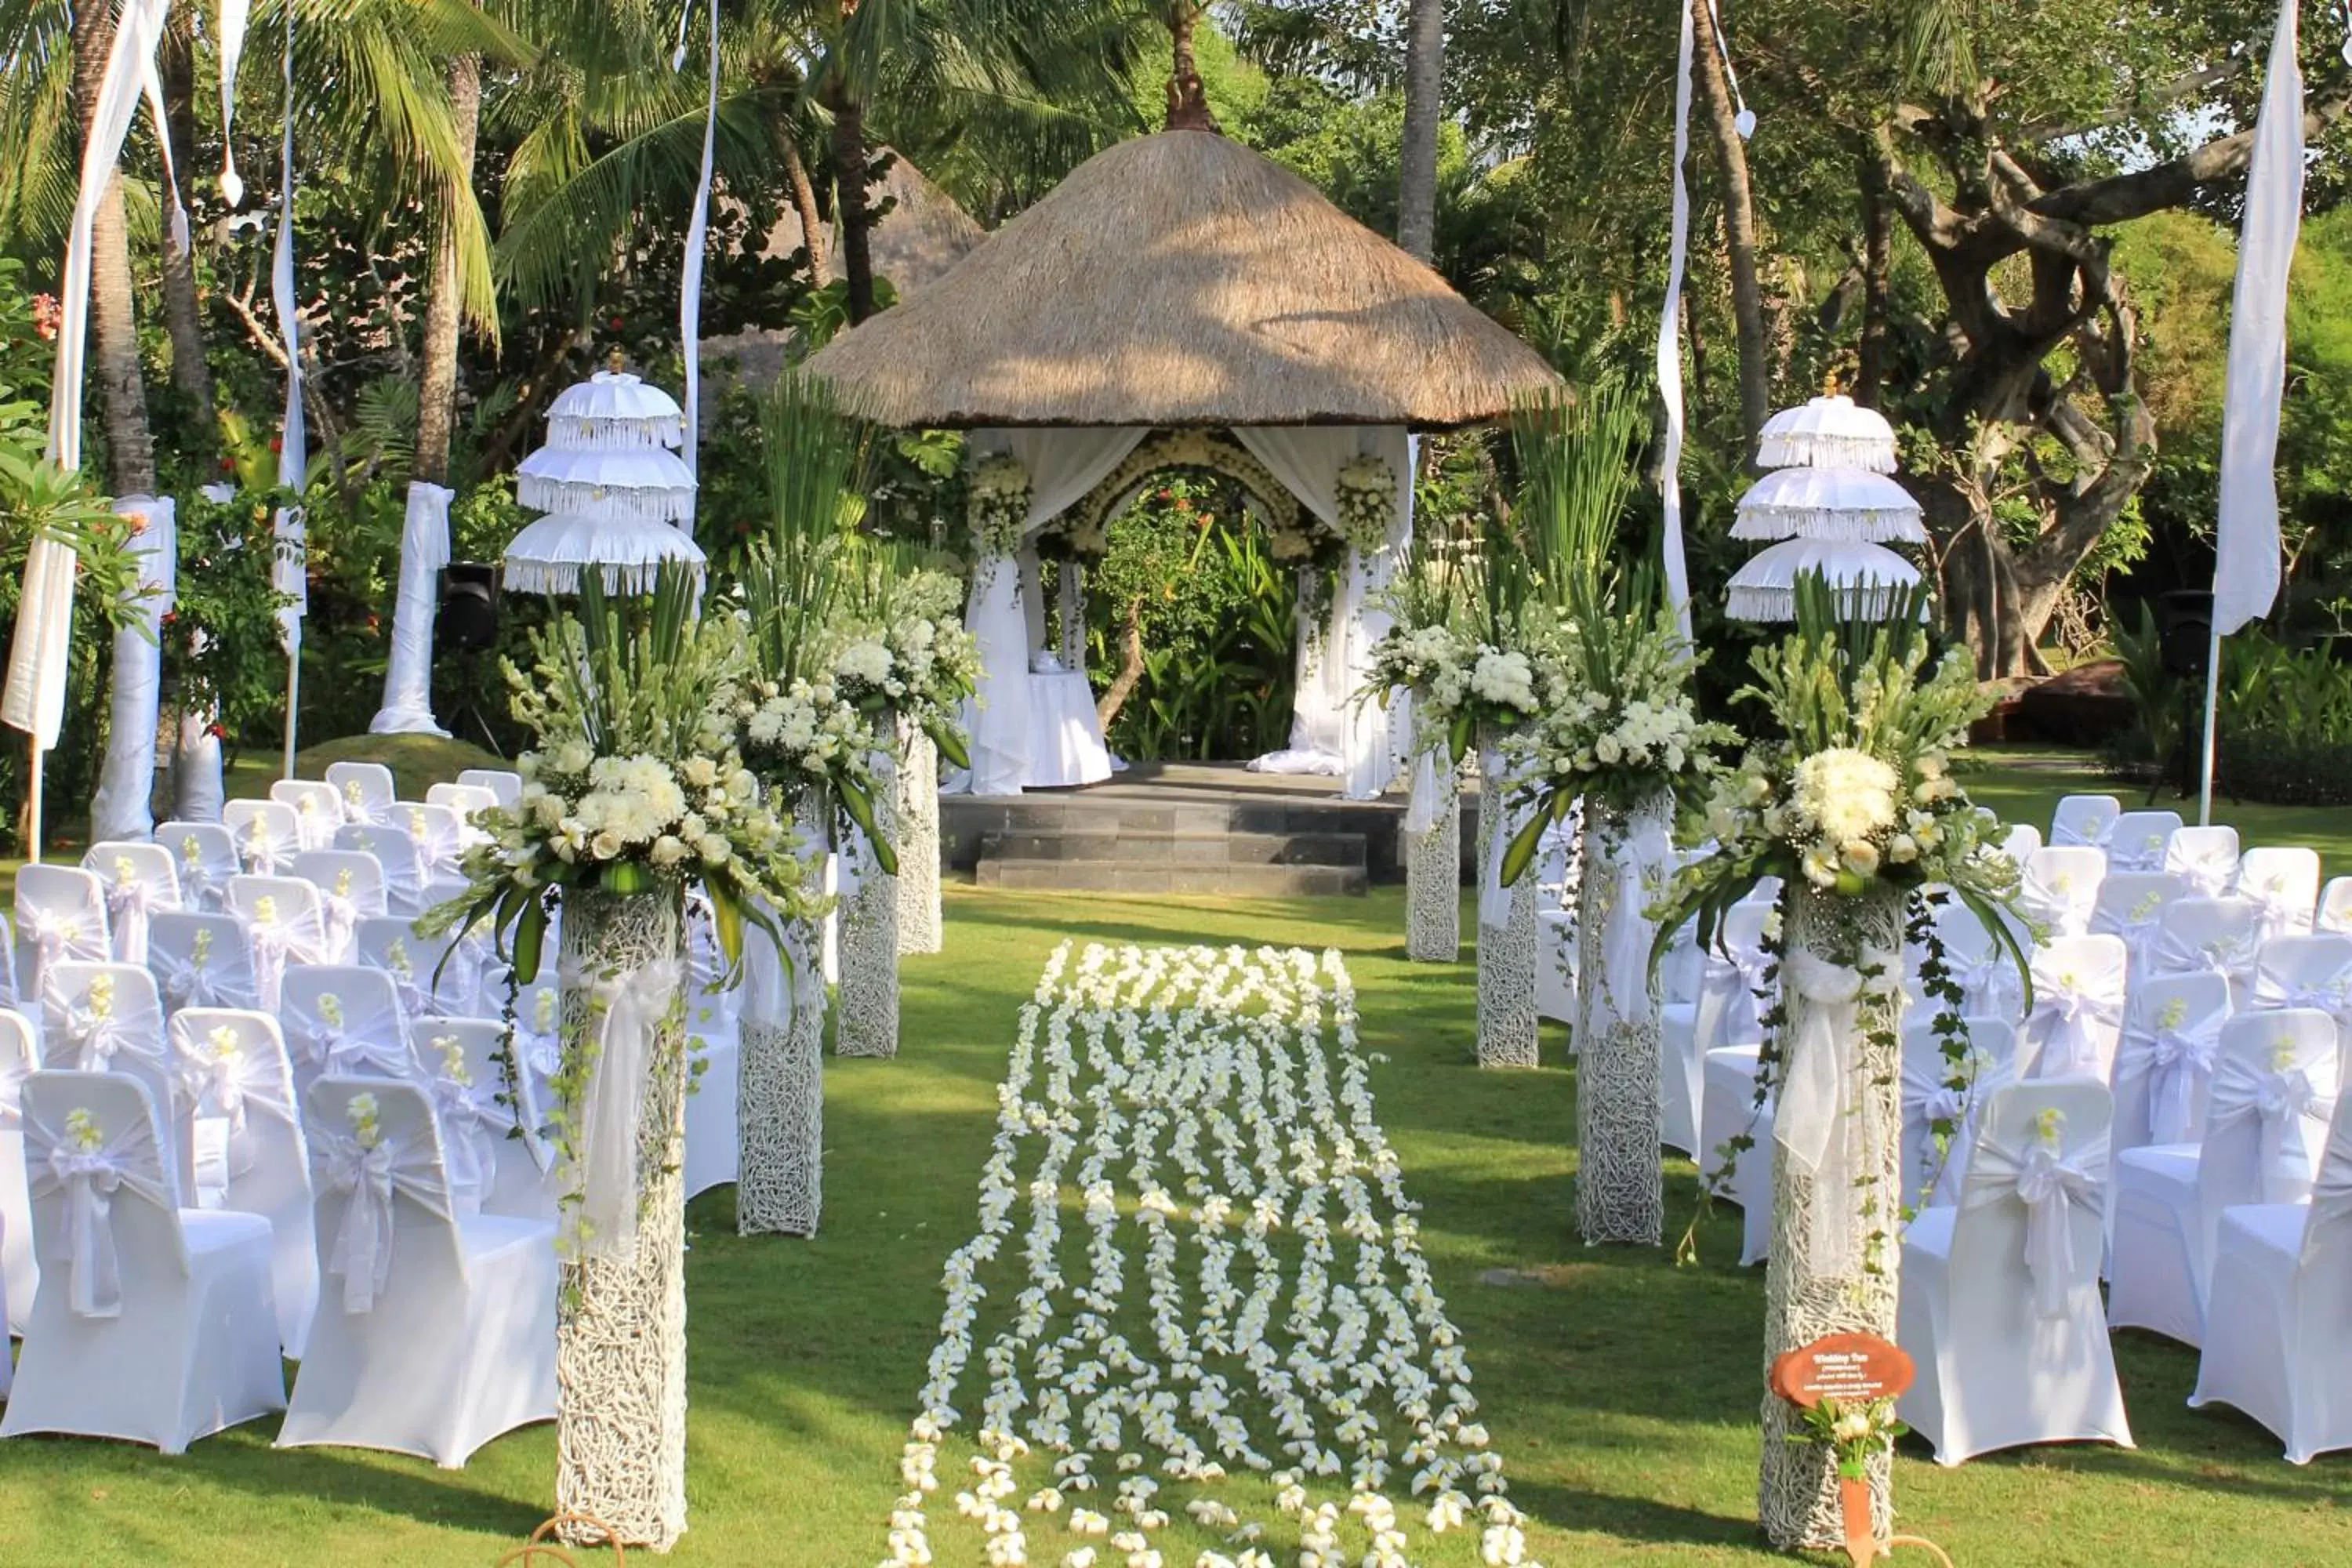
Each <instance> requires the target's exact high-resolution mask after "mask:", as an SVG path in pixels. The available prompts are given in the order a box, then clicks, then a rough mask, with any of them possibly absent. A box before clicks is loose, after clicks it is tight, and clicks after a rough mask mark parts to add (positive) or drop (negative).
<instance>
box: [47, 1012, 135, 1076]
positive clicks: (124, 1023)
mask: <svg viewBox="0 0 2352 1568" xmlns="http://www.w3.org/2000/svg"><path fill="white" fill-rule="evenodd" d="M49 1011H50V1012H51V1014H52V1016H55V1015H58V1014H62V1015H63V1024H64V1027H63V1029H62V1031H61V1032H62V1033H63V1034H64V1036H65V1043H66V1046H67V1047H68V1049H69V1050H70V1051H71V1052H72V1060H71V1064H70V1065H71V1066H72V1067H73V1068H74V1069H75V1070H77V1071H79V1072H112V1071H114V1070H115V1066H114V1058H116V1057H117V1056H127V1057H134V1058H138V1059H139V1060H140V1061H142V1062H149V1063H152V1064H153V1065H154V1066H155V1067H156V1068H159V1069H160V1068H163V1065H164V1051H163V1037H162V1034H161V1033H160V1031H158V1030H157V1029H156V1028H154V1027H153V1024H154V1020H153V1019H152V1017H151V1018H149V1019H147V1020H146V1025H147V1026H145V1027H141V1026H138V1021H137V1020H134V1019H126V1018H123V1017H121V1016H118V1015H116V1014H114V1013H111V1012H100V1011H99V1010H98V1009H97V1008H95V1007H93V1006H91V1005H90V1004H89V1001H88V1000H87V999H86V998H85V999H84V1000H81V1001H78V1002H73V1003H68V1004H62V1005H60V1004H57V1003H52V1005H51V1006H50V1009H49ZM45 1054H47V1055H48V1056H49V1060H50V1063H51V1065H52V1066H64V1065H67V1064H65V1063H63V1062H59V1061H58V1060H57V1058H56V1056H55V1054H54V1053H53V1052H51V1053H45Z"/></svg>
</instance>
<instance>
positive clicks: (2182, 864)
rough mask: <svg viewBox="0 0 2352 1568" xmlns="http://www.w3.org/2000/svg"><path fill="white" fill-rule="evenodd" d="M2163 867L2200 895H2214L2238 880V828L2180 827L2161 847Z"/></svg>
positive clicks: (2209, 896)
mask: <svg viewBox="0 0 2352 1568" xmlns="http://www.w3.org/2000/svg"><path fill="white" fill-rule="evenodd" d="M2164 868H2165V869H2166V870H2168V871H2169V872H2171V873H2172V874H2173V875H2174V876H2177V877H2179V879H2181V880H2182V881H2184V882H2187V883H2188V884H2189V891H2190V892H2191V893H2193V894H2195V895H2196V896H2197V897H2199V898H2200V899H2218V898H2221V897H2222V896H2223V895H2225V894H2227V893H2228V892H2229V891H2230V890H2231V889H2232V888H2234V887H2235V886H2236V885H2237V881H2238V830H2237V829H2236V828H2234V827H2184V828H2182V829H2181V830H2180V831H2179V832H2178V833H2176V834H2174V835H2173V836H2172V837H2171V840H2170V841H2169V842H2168V843H2167V844H2166V845H2165V847H2164Z"/></svg>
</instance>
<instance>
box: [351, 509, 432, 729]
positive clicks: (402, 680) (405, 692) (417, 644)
mask: <svg viewBox="0 0 2352 1568" xmlns="http://www.w3.org/2000/svg"><path fill="white" fill-rule="evenodd" d="M450 499H451V492H450V491H449V490H448V489H445V488H444V487H442V486H440V485H436V484H431V483H428V482H426V481H425V480H424V479H412V480H410V481H409V485H408V518H407V521H405V522H404V523H403V524H402V526H401V531H400V597H399V600H398V601H397V603H396V604H395V605H394V610H393V615H392V662H391V663H390V664H388V665H387V666H385V668H384V672H383V707H381V708H379V709H377V710H376V714H375V717H374V718H373V719H372V720H370V721H368V732H369V733H370V734H373V735H440V736H444V737H446V736H447V734H448V733H449V731H446V730H444V729H443V728H441V726H440V725H439V724H438V723H436V722H435V721H434V718H433V616H434V612H435V609H436V589H437V587H438V586H439V584H440V581H441V568H443V567H444V566H446V565H448V564H449V501H450Z"/></svg>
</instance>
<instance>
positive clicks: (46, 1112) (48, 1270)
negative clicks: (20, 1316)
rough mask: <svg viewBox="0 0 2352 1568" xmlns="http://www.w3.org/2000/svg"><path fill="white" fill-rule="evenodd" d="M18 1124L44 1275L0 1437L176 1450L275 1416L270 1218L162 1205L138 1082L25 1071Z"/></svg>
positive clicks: (149, 1105) (161, 1169)
mask: <svg viewBox="0 0 2352 1568" xmlns="http://www.w3.org/2000/svg"><path fill="white" fill-rule="evenodd" d="M24 1118H25V1122H24V1136H25V1152H26V1163H27V1165H28V1166H29V1167H30V1169H31V1172H32V1175H31V1187H32V1193H33V1215H34V1226H35V1235H36V1237H37V1240H38V1243H39V1245H40V1247H41V1262H42V1265H43V1267H42V1269H41V1282H40V1289H39V1292H38V1293H37V1295H36V1296H35V1297H34V1299H33V1310H32V1316H31V1319H30V1321H28V1322H27V1323H26V1328H25V1347H24V1352H23V1354H22V1356H21V1357H20V1358H19V1360H18V1362H17V1364H16V1388H15V1390H14V1391H13V1392H12V1393H11V1394H10V1396H9V1399H8V1408H7V1412H6V1414H5V1415H0V1437H14V1436H22V1435H24V1434H26V1433H28V1432H69V1433H76V1434H79V1435H81V1436H92V1437H115V1438H121V1439H123V1440H125V1441H129V1442H133V1443H147V1444H152V1445H153V1446H154V1447H158V1448H161V1449H162V1450H163V1452H164V1453H167V1454H178V1453H183V1452H185V1451H186V1449H187V1447H188V1445H189V1444H190V1443H192V1442H194V1441H195V1440H196V1439H197V1438H199V1437H203V1436H208V1435H210V1434H212V1433H214V1432H218V1431H221V1430H223V1429H224V1428H226V1427H229V1426H236V1425H237V1424H239V1423H241V1422H246V1421H251V1420H255V1419H257V1418H258V1417H260V1416H264V1415H268V1414H270V1413H271V1412H272V1411H277V1410H282V1409H284V1408H285V1407H286V1384H285V1375H284V1369H283V1367H282V1365H281V1364H280V1363H279V1361H278V1313H277V1308H276V1306H275V1304H274V1303H273V1302H272V1300H271V1298H270V1281H269V1225H268V1221H266V1220H262V1219H258V1218H256V1217H255V1216H254V1215H242V1214H208V1213H205V1212H203V1211H201V1210H196V1209H184V1208H181V1207H179V1206H177V1205H175V1204H174V1203H173V1196H172V1190H171V1185H170V1178H169V1177H168V1175H167V1174H166V1170H165V1166H164V1163H163V1158H164V1157H163V1149H162V1147H161V1145H160V1143H159V1141H158V1137H157V1132H156V1128H157V1125H158V1123H157V1119H156V1114H155V1102H154V1100H153V1099H152V1096H150V1095H149V1093H148V1092H147V1087H146V1085H144V1084H142V1083H141V1082H140V1081H139V1080H138V1079H132V1078H127V1077H124V1076H123V1075H121V1074H120V1073H79V1072H37V1073H35V1074H33V1075H32V1076H31V1077H30V1078H28V1079H26V1080H25V1086H24Z"/></svg>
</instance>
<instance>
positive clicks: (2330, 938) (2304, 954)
mask: <svg viewBox="0 0 2352 1568" xmlns="http://www.w3.org/2000/svg"><path fill="white" fill-rule="evenodd" d="M2252 1003H2253V1005H2254V1006H2255V1007H2256V1008H2264V1007H2310V1008H2314V1009H2316V1010H2317V1011H2319V1012H2322V1013H2326V1014H2328V1015H2330V1016H2333V1017H2334V1018H2335V1019H2336V1024H2337V1026H2338V1028H2339V1030H2341V1031H2342V1035H2343V1038H2344V1040H2345V1041H2346V1042H2347V1043H2352V936H2343V935H2338V934H2337V933H2336V932H2334V931H2313V932H2311V933H2310V934H2308V935H2305V936H2282V937H2274V938H2273V939H2272V940H2271V941H2269V942H2264V943H2263V945H2262V951H2261V952H2259V953H2258V954H2256V956H2255V959H2254V988H2253V998H2252Z"/></svg>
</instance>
